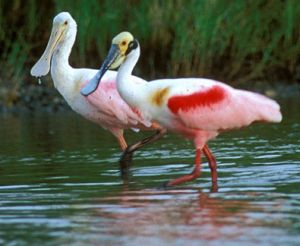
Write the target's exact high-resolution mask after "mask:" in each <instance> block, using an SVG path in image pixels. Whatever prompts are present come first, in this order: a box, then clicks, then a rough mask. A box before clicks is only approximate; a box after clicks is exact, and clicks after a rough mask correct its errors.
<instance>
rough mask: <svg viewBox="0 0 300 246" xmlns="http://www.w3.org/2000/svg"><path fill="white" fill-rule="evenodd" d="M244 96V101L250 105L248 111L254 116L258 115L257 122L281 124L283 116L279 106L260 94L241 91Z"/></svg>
mask: <svg viewBox="0 0 300 246" xmlns="http://www.w3.org/2000/svg"><path fill="white" fill-rule="evenodd" d="M240 93H243V94H244V97H243V99H244V100H246V102H245V103H247V102H248V103H247V104H248V110H249V111H251V114H252V115H256V117H257V119H256V120H257V121H265V122H275V123H276V122H280V121H281V120H282V114H281V112H280V106H279V104H278V103H277V102H276V101H274V100H272V99H270V98H268V97H266V96H263V95H260V94H257V93H253V92H247V91H240Z"/></svg>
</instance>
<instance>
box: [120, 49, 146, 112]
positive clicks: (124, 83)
mask: <svg viewBox="0 0 300 246" xmlns="http://www.w3.org/2000/svg"><path fill="white" fill-rule="evenodd" d="M139 56H140V47H139V46H138V47H137V48H136V49H135V50H133V51H131V53H130V54H129V55H128V56H127V57H126V60H125V61H124V63H123V64H122V65H121V66H120V68H119V70H118V74H117V89H118V91H119V93H120V95H121V97H122V98H123V99H124V100H125V101H126V102H127V103H128V104H129V105H130V106H133V107H136V106H138V105H139V98H140V96H141V94H142V85H143V84H144V83H143V82H142V80H139V81H138V82H137V81H136V80H134V79H133V78H132V77H131V74H132V71H133V69H134V67H135V65H136V63H137V61H138V59H139ZM144 82H145V83H146V81H144Z"/></svg>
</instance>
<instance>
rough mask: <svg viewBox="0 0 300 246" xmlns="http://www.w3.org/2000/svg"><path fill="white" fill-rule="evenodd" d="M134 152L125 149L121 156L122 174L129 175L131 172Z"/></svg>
mask: <svg viewBox="0 0 300 246" xmlns="http://www.w3.org/2000/svg"><path fill="white" fill-rule="evenodd" d="M132 156H133V152H129V151H126V150H125V151H124V152H123V154H122V156H121V158H120V161H119V163H120V172H121V175H122V176H123V175H127V174H128V173H129V169H130V166H131V163H132Z"/></svg>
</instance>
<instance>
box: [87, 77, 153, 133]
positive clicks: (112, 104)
mask: <svg viewBox="0 0 300 246" xmlns="http://www.w3.org/2000/svg"><path fill="white" fill-rule="evenodd" d="M85 84H86V83H84V84H83V85H82V87H83V86H84V85H85ZM87 100H88V102H89V103H90V104H92V105H93V106H95V107H96V108H97V110H98V111H100V112H102V113H104V114H108V115H110V116H112V117H115V118H116V121H120V122H118V123H121V124H123V125H124V126H127V127H128V128H131V127H132V128H134V127H138V125H139V124H143V125H146V126H150V125H151V122H149V121H147V120H145V119H143V118H141V116H140V114H138V113H137V112H134V111H133V109H132V108H130V107H129V106H128V104H127V103H126V102H125V101H124V100H123V99H122V98H121V96H120V94H119V93H118V91H117V88H116V83H115V80H114V79H112V78H107V79H102V81H101V83H100V85H99V87H98V88H97V90H96V91H95V92H94V93H92V94H91V95H89V96H87Z"/></svg>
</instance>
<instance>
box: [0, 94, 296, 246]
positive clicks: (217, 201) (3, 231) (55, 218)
mask: <svg viewBox="0 0 300 246" xmlns="http://www.w3.org/2000/svg"><path fill="white" fill-rule="evenodd" d="M281 104H282V107H283V112H284V121H283V122H282V123H281V124H255V125H253V126H251V127H249V128H247V129H243V130H239V131H234V132H228V133H225V134H223V135H220V136H219V137H218V138H217V139H216V140H214V141H212V142H210V147H211V149H212V151H213V152H214V154H215V156H216V158H217V160H218V172H219V190H218V192H212V191H211V182H210V176H209V168H208V166H207V162H206V160H205V159H203V173H202V176H201V177H200V178H198V179H197V181H195V182H191V183H186V184H184V185H181V186H178V187H175V188H172V189H167V190H165V189H159V188H158V187H159V186H160V185H161V184H162V183H163V182H164V181H167V180H169V179H171V178H175V177H178V176H180V175H183V174H187V173H189V172H190V171H191V169H192V163H193V158H194V150H193V146H192V144H191V143H190V142H189V141H186V140H184V139H182V138H181V137H179V136H177V135H174V134H169V135H167V136H166V137H164V138H163V139H162V140H161V141H159V142H157V143H155V144H153V145H151V146H149V147H147V148H144V149H143V150H141V151H139V152H137V153H136V155H135V160H134V163H133V167H132V169H131V175H129V176H128V178H127V179H121V178H120V175H119V169H118V159H119V155H120V152H119V147H118V145H117V143H116V141H115V139H114V137H112V136H111V135H110V133H108V132H107V131H104V130H102V129H100V128H99V127H97V126H95V125H93V124H91V123H89V122H87V121H86V120H84V119H82V118H81V117H80V116H77V115H76V114H75V113H73V112H68V113H65V112H64V113H34V114H30V113H23V114H17V115H2V116H1V117H0V122H1V125H0V140H1V142H0V175H1V176H0V177H1V178H0V245H65V244H72V245H183V244H186V245H241V243H242V244H243V245H257V244H259V245H299V244H300V148H299V145H300V111H299V105H300V101H299V100H284V101H282V102H281ZM146 135H147V133H142V134H141V133H139V134H136V133H133V132H128V133H126V136H127V138H128V142H134V141H135V140H137V139H139V138H141V137H143V136H146Z"/></svg>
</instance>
